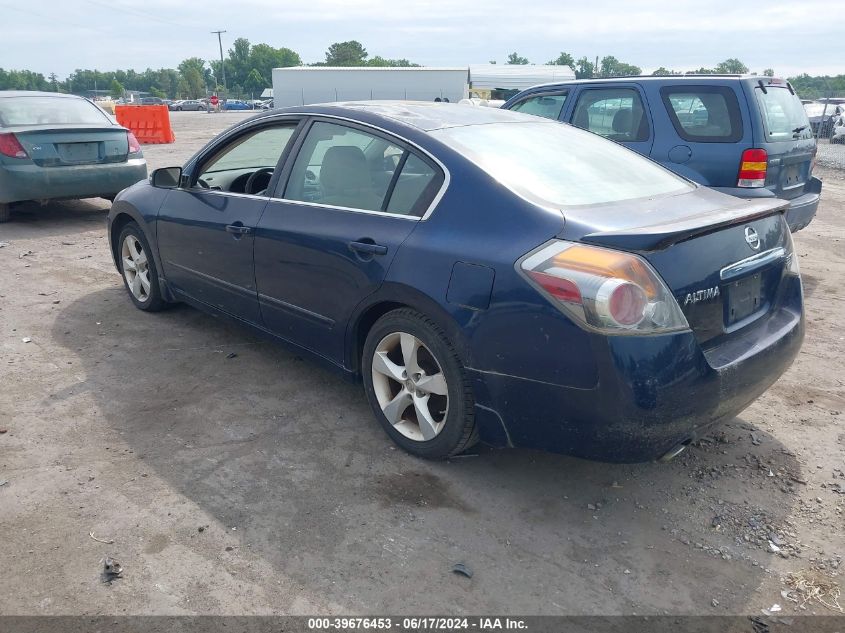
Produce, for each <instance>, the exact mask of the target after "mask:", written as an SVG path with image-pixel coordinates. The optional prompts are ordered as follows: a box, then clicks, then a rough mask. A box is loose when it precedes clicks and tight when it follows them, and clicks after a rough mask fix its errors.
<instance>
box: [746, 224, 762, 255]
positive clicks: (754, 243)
mask: <svg viewBox="0 0 845 633" xmlns="http://www.w3.org/2000/svg"><path fill="white" fill-rule="evenodd" d="M745 241H746V242H748V245H749V246H750V247H751V248H753V249H754V250H755V251H756V250H757V249H759V248H760V238H759V236H758V235H757V231H755V230H754V228H753V227H750V226H746V227H745Z"/></svg>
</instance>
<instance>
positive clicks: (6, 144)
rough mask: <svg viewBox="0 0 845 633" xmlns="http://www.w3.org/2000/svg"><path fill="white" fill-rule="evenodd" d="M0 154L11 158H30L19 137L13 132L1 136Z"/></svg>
mask: <svg viewBox="0 0 845 633" xmlns="http://www.w3.org/2000/svg"><path fill="white" fill-rule="evenodd" d="M0 154H3V156H8V157H9V158H29V157H28V156H27V155H26V150H25V149H24V148H23V145H21V142H20V141H19V140H18V137H17V136H15V135H14V134H12V133H11V132H7V133H5V134H0Z"/></svg>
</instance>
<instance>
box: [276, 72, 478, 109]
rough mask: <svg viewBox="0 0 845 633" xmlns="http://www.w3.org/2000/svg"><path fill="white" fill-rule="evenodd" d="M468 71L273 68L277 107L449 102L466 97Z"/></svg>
mask: <svg viewBox="0 0 845 633" xmlns="http://www.w3.org/2000/svg"><path fill="white" fill-rule="evenodd" d="M468 78H469V77H468V69H467V68H466V67H462V68H432V67H419V68H405V67H402V68H382V67H378V68H371V67H364V68H362V67H333V66H299V67H295V68H274V69H273V105H274V106H275V107H277V108H282V107H285V106H293V105H308V104H311V103H333V102H337V101H370V100H385V99H388V100H400V101H450V102H452V103H457V102H458V101H460V100H461V99H464V98H466V97H467V96H468V92H467V89H468Z"/></svg>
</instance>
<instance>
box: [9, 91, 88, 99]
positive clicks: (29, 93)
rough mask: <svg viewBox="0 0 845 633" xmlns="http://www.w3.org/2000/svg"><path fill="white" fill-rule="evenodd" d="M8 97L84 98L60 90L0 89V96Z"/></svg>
mask: <svg viewBox="0 0 845 633" xmlns="http://www.w3.org/2000/svg"><path fill="white" fill-rule="evenodd" d="M8 97H58V98H60V99H84V97H80V96H77V95H69V94H64V93H62V92H44V91H41V90H0V98H8Z"/></svg>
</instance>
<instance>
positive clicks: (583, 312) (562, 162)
mask: <svg viewBox="0 0 845 633" xmlns="http://www.w3.org/2000/svg"><path fill="white" fill-rule="evenodd" d="M784 209H785V206H784V203H783V202H782V201H778V200H775V201H774V202H769V201H763V200H759V201H755V202H747V201H743V200H739V199H737V198H733V197H730V196H726V195H722V194H720V193H717V192H714V191H711V190H709V189H707V188H704V187H700V186H698V185H696V184H694V183H692V182H690V181H688V180H685V179H683V178H681V177H679V176H677V175H675V174H673V173H671V172H670V171H668V170H666V169H664V168H662V167H660V166H659V165H657V164H656V163H654V162H651V161H650V160H648V159H646V158H643V157H642V156H640V155H638V154H636V153H634V152H633V151H630V150H628V149H625V148H623V147H621V146H619V145H617V144H615V143H613V142H611V141H607V140H604V139H602V138H600V137H598V136H596V135H593V134H591V133H589V132H585V131H582V130H579V129H576V128H572V127H569V126H567V125H561V124H559V123H556V122H552V121H546V120H541V119H539V118H536V117H532V116H529V115H523V114H519V113H515V112H507V111H500V110H495V109H488V108H475V107H469V106H463V105H450V104H425V103H417V104H415V103H390V102H371V103H350V104H340V105H326V106H306V107H300V108H292V109H287V110H276V111H272V112H269V113H264V114H260V115H258V116H255V117H252V118H250V119H248V120H246V121H244V122H242V123H239V124H237V125H235V126H233V127H232V128H230V129H229V130H227V131H226V132H224V133H223V134H221V135H220V136H219V137H217V138H215V139H214V140H213V141H211V142H210V143H209V144H208V145H207V146H206V147H205V148H203V149H202V150H201V151H200V152H199V153H198V154H197V155H196V156H194V157H193V158H192V159H191V160H190V161H188V163H187V164H186V165H185V166H184V167H183V168H178V167H174V168H168V169H159V170H157V171H155V172H154V173H153V175H152V177H151V178H150V181H149V182H140V183H138V184H136V185H134V186H132V187H130V188H129V189H126V190H125V191H123V192H122V193H121V194H120V195H119V196H118V198H117V199H116V201H115V203H114V206H113V208H112V211H111V214H110V216H109V221H110V224H109V236H110V242H111V248H112V253H113V256H114V261H115V264H116V266H117V268H118V269H119V271H120V272H121V274H122V275H123V280H124V283H125V285H126V288H127V290H128V292H129V296H130V298H131V300H132V301H133V302H134V303H135V305H136V306H137V307H138V308H140V309H142V310H147V311H151V312H152V311H156V310H160V309H162V308H164V307H165V306H166V305H167V304H168V303H172V302H186V303H189V304H191V305H194V306H196V307H198V308H200V309H202V310H207V311H211V312H214V313H217V314H221V315H225V316H228V317H231V318H233V319H235V320H237V321H240V322H242V323H244V324H247V325H249V326H251V327H253V328H256V329H258V330H260V331H262V332H264V333H266V334H268V335H270V336H272V337H274V338H276V339H278V340H280V341H283V342H286V343H288V344H290V345H292V346H294V347H295V348H296V349H298V350H302V351H305V352H309V353H310V355H311V356H313V357H314V358H316V359H319V360H321V361H324V362H325V363H327V364H328V365H330V366H333V367H335V368H337V369H338V370H340V371H341V372H343V373H345V374H346V375H348V376H350V377H360V378H361V379H363V383H364V387H365V389H366V393H367V397H368V399H369V402H370V404H371V405H372V408H373V412H374V413H375V416H376V418H377V419H378V420H379V422H380V423H381V424H382V426H383V427H384V429H385V431H386V432H387V433H388V435H390V437H391V438H392V439H393V440H394V441H395V442H396V443H397V444H399V445H400V446H401V447H402V448H404V449H405V450H407V451H409V452H411V453H413V454H415V455H419V456H421V457H427V458H443V457H447V456H449V455H454V454H456V453H459V452H461V451H463V450H465V449H466V448H468V447H469V446H471V445H472V444H474V443H475V442H477V441H482V442H485V443H487V444H490V445H493V446H499V447H504V446H522V447H531V448H540V449H544V450H550V451H556V452H561V453H567V454H571V455H577V456H581V457H587V458H592V459H601V460H608V461H645V460H650V459H656V458H661V457H669V456H672V455H674V454H676V453H677V452H679V451H680V450H682V449H683V447H684V446H685V445H686V444H688V443H689V442H691V441H693V440H695V439H696V438H697V437H700V436H701V435H702V434H704V433H706V432H707V431H708V430H709V429H710V428H711V427H712V426H713V425H715V424H717V423H719V422H720V421H722V420H725V419H727V418H730V417H732V416H735V415H736V414H737V413H739V412H740V411H741V410H742V409H743V408H745V407H746V406H748V405H749V404H750V403H751V402H752V401H753V400H754V399H755V398H757V397H758V396H759V395H760V394H761V393H762V392H763V391H765V390H766V389H767V388H768V387H769V386H770V385H771V384H772V383H773V382H774V381H775V380H776V379H777V378H778V377H779V376H780V375H781V374H782V373H783V372H784V371H785V370H786V368H787V367H788V366H789V365H790V363H791V362H792V360H793V358H794V357H795V355H796V354H797V353H798V349H799V347H800V345H801V341H802V338H803V335H804V320H803V297H802V288H801V280H800V277H799V273H798V262H797V258H796V256H795V254H794V252H793V246H792V239H791V236H790V232H789V229H788V227H787V225H786V222H785V220H784V216H783V212H784ZM314 388H315V389H316V388H318V386H317V385H315V386H314Z"/></svg>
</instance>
